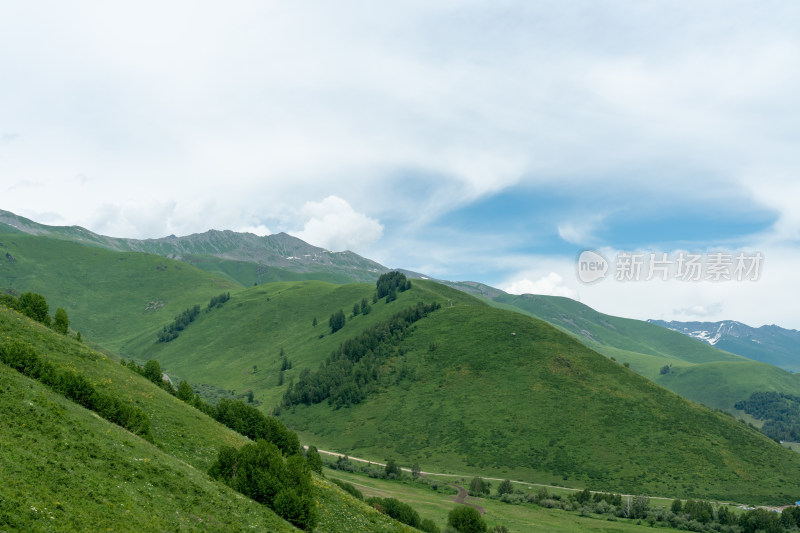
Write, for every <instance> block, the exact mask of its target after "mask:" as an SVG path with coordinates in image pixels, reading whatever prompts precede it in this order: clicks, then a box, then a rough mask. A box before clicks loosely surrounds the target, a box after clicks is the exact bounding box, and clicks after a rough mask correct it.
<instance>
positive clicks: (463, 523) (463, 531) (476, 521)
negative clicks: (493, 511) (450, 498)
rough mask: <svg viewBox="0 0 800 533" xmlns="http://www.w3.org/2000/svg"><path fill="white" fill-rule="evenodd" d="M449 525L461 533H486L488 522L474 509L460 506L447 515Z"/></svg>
mask: <svg viewBox="0 0 800 533" xmlns="http://www.w3.org/2000/svg"><path fill="white" fill-rule="evenodd" d="M447 525H449V526H450V527H452V528H453V529H455V530H456V531H459V532H460V533H484V532H485V531H486V522H484V520H483V518H482V517H481V514H480V513H479V512H478V510H477V509H475V508H474V507H468V506H466V505H460V506H458V507H456V508H455V509H453V510H452V511H450V513H448V515H447Z"/></svg>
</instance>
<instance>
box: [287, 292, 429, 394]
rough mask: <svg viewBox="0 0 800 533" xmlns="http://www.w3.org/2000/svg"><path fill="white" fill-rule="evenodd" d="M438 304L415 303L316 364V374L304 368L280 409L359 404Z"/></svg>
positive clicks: (348, 341) (343, 344)
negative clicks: (397, 350) (401, 345)
mask: <svg viewBox="0 0 800 533" xmlns="http://www.w3.org/2000/svg"><path fill="white" fill-rule="evenodd" d="M440 307H441V305H440V304H439V303H436V302H434V303H431V304H424V303H421V302H420V303H418V304H417V305H416V306H414V307H410V308H408V309H405V310H403V311H400V312H399V313H397V314H395V315H393V316H392V317H390V318H389V319H388V320H386V321H383V322H381V323H379V324H376V325H374V326H372V327H371V328H369V329H367V330H366V331H364V332H362V333H361V334H360V335H358V336H356V337H354V338H351V339H347V340H346V341H344V342H343V343H342V344H340V345H339V347H338V348H337V349H336V350H334V351H333V352H332V353H331V355H330V356H329V357H328V358H327V359H326V360H325V361H324V362H323V363H321V364H320V367H319V369H318V370H317V371H316V372H312V371H311V369H309V368H306V369H303V371H302V372H301V373H300V376H299V379H298V381H297V383H291V384H290V385H289V387H288V389H287V390H286V393H285V394H284V396H283V405H284V406H287V407H289V406H292V405H297V404H301V403H303V404H306V405H310V404H315V403H320V402H322V401H324V400H328V402H329V403H330V404H331V405H335V406H336V407H337V408H338V407H342V406H349V405H352V404H355V403H360V402H361V401H362V400H363V399H364V398H365V397H366V395H367V394H368V393H369V392H370V391H372V390H373V389H374V387H375V385H376V382H377V381H378V380H379V378H380V376H381V366H382V365H383V364H384V363H385V362H386V360H387V359H388V358H389V357H391V356H392V355H393V354H394V353H395V347H396V346H397V345H398V344H399V343H400V341H401V340H402V339H403V338H404V336H405V334H406V332H407V330H408V328H409V327H410V326H411V325H412V324H413V323H414V322H416V321H418V320H420V319H422V318H424V317H426V316H428V314H430V313H432V312H434V311H436V310H437V309H439V308H440Z"/></svg>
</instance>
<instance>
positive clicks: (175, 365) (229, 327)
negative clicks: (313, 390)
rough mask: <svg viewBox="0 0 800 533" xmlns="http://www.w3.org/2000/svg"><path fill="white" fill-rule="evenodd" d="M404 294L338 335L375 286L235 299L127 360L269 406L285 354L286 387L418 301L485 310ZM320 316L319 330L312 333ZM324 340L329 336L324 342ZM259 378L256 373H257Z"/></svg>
mask: <svg viewBox="0 0 800 533" xmlns="http://www.w3.org/2000/svg"><path fill="white" fill-rule="evenodd" d="M413 285H414V287H413V288H412V289H411V290H410V291H407V292H405V293H400V294H399V297H398V299H397V301H395V302H392V303H390V304H386V303H385V302H383V301H379V302H378V303H376V304H375V305H372V312H371V313H370V314H368V315H358V316H356V317H355V318H353V319H350V320H348V322H347V324H346V325H345V327H344V328H343V329H341V330H340V331H338V332H336V333H335V334H333V335H331V334H330V328H329V327H328V318H329V317H330V315H331V314H332V313H333V312H335V311H337V310H338V309H344V310H345V312H346V313H347V314H348V316H349V315H350V314H351V313H352V307H353V304H354V303H356V302H360V301H361V299H362V298H367V299H368V300H369V301H370V302H371V301H372V295H373V293H374V292H375V286H374V285H372V284H352V285H333V284H330V283H324V282H319V281H309V282H296V283H291V282H286V283H270V284H266V285H260V286H258V287H253V288H251V289H248V290H246V291H242V292H239V293H237V294H235V295H232V297H231V300H230V301H229V302H227V303H226V304H225V306H224V307H222V308H221V309H217V310H215V311H213V312H212V313H204V314H201V316H200V317H199V318H198V319H197V320H196V321H195V322H193V323H192V324H191V325H190V326H189V327H188V328H187V329H186V330H184V331H183V332H181V334H180V336H179V337H178V338H177V339H176V340H174V341H172V342H169V343H156V342H154V341H155V339H156V331H155V330H153V331H148V332H145V333H144V334H143V335H141V336H140V337H139V338H137V339H136V340H135V342H131V343H129V344H127V345H125V346H124V347H123V351H124V353H125V354H128V355H133V356H135V357H136V358H140V359H144V358H148V357H152V358H155V359H157V360H158V361H159V362H160V363H161V365H162V366H163V367H165V368H166V369H167V370H168V372H170V375H173V374H174V375H176V376H179V377H181V378H184V379H187V380H189V381H190V382H194V383H213V384H215V385H217V386H220V387H222V388H225V389H232V390H236V391H243V390H249V389H252V390H253V391H254V393H255V397H256V398H257V399H258V400H259V401H261V402H263V403H264V404H265V405H267V406H272V405H275V404H277V403H278V402H279V401H280V398H281V397H282V395H283V391H284V390H285V386H286V385H284V386H283V387H278V386H277V383H278V373H279V371H280V367H281V359H280V350H281V348H283V349H284V351H285V354H286V356H287V357H288V358H289V359H290V360H291V362H292V364H293V368H292V369H291V370H289V371H287V372H286V374H285V379H286V383H288V380H289V379H291V378H292V377H296V376H297V375H299V373H300V371H301V370H302V369H303V368H306V367H310V368H317V366H318V365H319V363H320V362H321V361H322V360H324V359H325V358H326V357H327V356H328V355H329V354H330V353H331V352H332V351H333V350H334V349H336V347H338V346H339V344H341V343H342V342H343V341H344V340H345V339H347V338H348V337H351V336H354V335H356V334H358V333H359V332H360V331H362V330H363V329H364V328H367V327H369V326H371V325H373V324H376V323H378V322H380V321H382V320H385V319H387V318H388V317H389V316H391V315H392V314H394V313H397V312H398V311H400V310H401V309H404V308H405V307H407V306H409V305H411V304H412V303H414V302H417V301H425V302H432V301H434V300H436V301H440V302H442V304H443V305H447V304H448V302H452V303H453V304H457V303H460V304H462V305H463V304H467V303H469V304H473V305H477V306H479V307H485V306H484V304H483V303H481V302H479V301H478V300H475V299H474V298H472V297H471V296H468V295H466V294H464V293H461V292H459V291H456V290H453V289H449V288H447V287H444V286H442V285H438V284H435V283H431V282H425V281H416V280H415V281H414V282H413ZM314 317H316V318H317V321H318V324H317V326H316V327H314V326H312V321H313V319H314ZM320 335H322V337H321V338H320ZM254 365H255V366H256V367H257V371H256V372H255V373H253V366H254Z"/></svg>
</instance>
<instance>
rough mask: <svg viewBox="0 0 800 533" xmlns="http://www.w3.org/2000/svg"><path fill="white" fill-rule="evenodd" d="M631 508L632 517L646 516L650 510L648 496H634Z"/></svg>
mask: <svg viewBox="0 0 800 533" xmlns="http://www.w3.org/2000/svg"><path fill="white" fill-rule="evenodd" d="M631 510H632V517H633V518H644V517H645V516H647V511H649V510H650V497H649V496H646V495H644V494H638V495H636V496H634V497H633V504H632V509H631Z"/></svg>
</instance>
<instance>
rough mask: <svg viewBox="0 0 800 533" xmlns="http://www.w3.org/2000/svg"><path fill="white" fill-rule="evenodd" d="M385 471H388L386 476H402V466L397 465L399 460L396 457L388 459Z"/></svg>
mask: <svg viewBox="0 0 800 533" xmlns="http://www.w3.org/2000/svg"><path fill="white" fill-rule="evenodd" d="M384 472H385V473H386V477H400V475H401V472H400V467H399V466H397V461H395V460H394V459H389V460H388V461H386V467H384Z"/></svg>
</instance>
